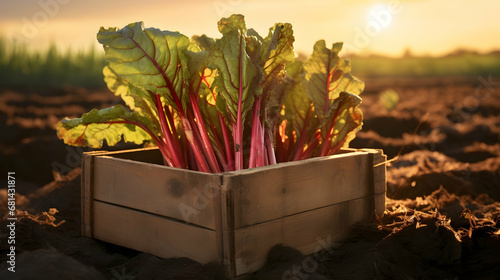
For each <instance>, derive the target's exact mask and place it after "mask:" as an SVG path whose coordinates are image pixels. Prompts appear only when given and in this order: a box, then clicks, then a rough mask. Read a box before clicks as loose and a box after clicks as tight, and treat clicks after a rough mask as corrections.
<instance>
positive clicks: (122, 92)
mask: <svg viewBox="0 0 500 280" xmlns="http://www.w3.org/2000/svg"><path fill="white" fill-rule="evenodd" d="M103 74H104V81H105V82H106V84H107V86H108V88H109V90H111V91H112V92H114V93H115V95H116V96H120V97H121V98H122V99H123V101H124V102H125V104H126V105H127V106H128V107H129V108H130V109H132V110H134V111H136V112H137V113H138V114H139V115H142V116H144V117H146V118H148V120H149V122H150V123H151V126H153V127H154V128H153V129H152V131H155V130H159V127H160V124H159V122H158V112H157V111H156V109H155V105H154V101H153V98H152V96H151V94H150V93H149V92H148V91H146V90H143V89H139V88H136V87H134V86H132V85H130V84H129V83H128V82H127V81H125V80H124V79H122V78H121V77H119V76H118V75H117V74H116V73H115V72H114V71H113V70H112V69H111V68H109V66H105V67H104V68H103Z"/></svg>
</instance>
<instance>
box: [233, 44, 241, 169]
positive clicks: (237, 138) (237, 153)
mask: <svg viewBox="0 0 500 280" xmlns="http://www.w3.org/2000/svg"><path fill="white" fill-rule="evenodd" d="M242 40H243V38H241V37H240V53H239V60H238V62H239V75H240V76H239V82H240V85H239V89H238V111H237V114H236V124H235V123H233V138H234V165H235V169H236V170H241V169H243V124H242V120H241V118H242V110H243V108H242V104H241V103H242V102H243V83H242V80H243V69H242V65H241V60H242V59H243V58H242V57H241V56H242V54H241V43H242Z"/></svg>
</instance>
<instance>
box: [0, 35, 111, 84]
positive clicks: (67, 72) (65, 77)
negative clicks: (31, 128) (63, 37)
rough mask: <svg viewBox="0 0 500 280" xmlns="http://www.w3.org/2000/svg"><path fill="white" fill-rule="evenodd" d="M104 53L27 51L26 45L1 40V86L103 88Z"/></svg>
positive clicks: (56, 50)
mask: <svg viewBox="0 0 500 280" xmlns="http://www.w3.org/2000/svg"><path fill="white" fill-rule="evenodd" d="M105 64H106V61H105V59H104V52H102V53H99V51H96V50H95V49H94V48H89V50H87V51H73V50H64V51H61V50H60V49H58V48H57V47H56V46H55V45H54V44H52V45H51V46H50V47H49V48H46V49H45V50H35V51H30V50H28V46H27V45H26V44H24V43H16V42H12V41H7V40H6V39H5V38H3V37H0V85H49V86H52V85H81V86H103V85H105V84H104V81H103V76H102V68H103V67H104V65H105Z"/></svg>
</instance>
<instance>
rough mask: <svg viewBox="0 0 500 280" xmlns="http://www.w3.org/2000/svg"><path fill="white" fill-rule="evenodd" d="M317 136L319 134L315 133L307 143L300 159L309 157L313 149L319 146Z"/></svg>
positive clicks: (318, 136)
mask: <svg viewBox="0 0 500 280" xmlns="http://www.w3.org/2000/svg"><path fill="white" fill-rule="evenodd" d="M319 138H320V135H319V134H317V135H316V137H314V138H313V139H312V140H311V141H310V142H309V143H308V144H307V149H306V150H305V151H304V152H303V153H302V156H301V158H300V159H307V158H310V157H311V155H312V153H313V151H314V150H315V149H316V148H317V147H318V146H319Z"/></svg>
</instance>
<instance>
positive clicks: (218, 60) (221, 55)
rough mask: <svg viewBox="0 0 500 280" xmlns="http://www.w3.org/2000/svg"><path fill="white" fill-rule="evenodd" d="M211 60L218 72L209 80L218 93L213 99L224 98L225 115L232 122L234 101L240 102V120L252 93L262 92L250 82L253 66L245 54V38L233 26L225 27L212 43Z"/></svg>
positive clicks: (252, 77)
mask: <svg viewBox="0 0 500 280" xmlns="http://www.w3.org/2000/svg"><path fill="white" fill-rule="evenodd" d="M226 28H227V27H226ZM211 62H212V64H213V65H214V67H216V68H217V72H218V76H217V77H215V79H214V81H213V83H212V88H215V89H216V92H217V94H218V97H217V103H218V104H220V103H219V99H220V97H222V98H223V99H224V101H225V105H226V108H227V117H228V118H229V119H231V121H232V122H233V123H236V120H237V113H238V103H241V109H242V110H241V120H242V122H244V120H245V116H246V114H247V113H248V111H249V110H250V109H251V108H252V105H253V100H254V97H255V96H257V95H259V94H260V93H261V92H262V89H261V88H260V87H256V86H252V84H253V83H254V77H255V75H256V69H255V66H254V65H253V64H252V61H251V59H250V57H249V56H248V55H247V52H246V43H245V38H243V36H242V35H240V33H239V32H238V31H237V30H232V31H227V30H226V33H224V35H223V37H222V38H221V39H220V40H218V41H217V42H216V43H215V47H214V51H213V53H212V55H211ZM221 102H222V101H221ZM217 107H219V106H217Z"/></svg>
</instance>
